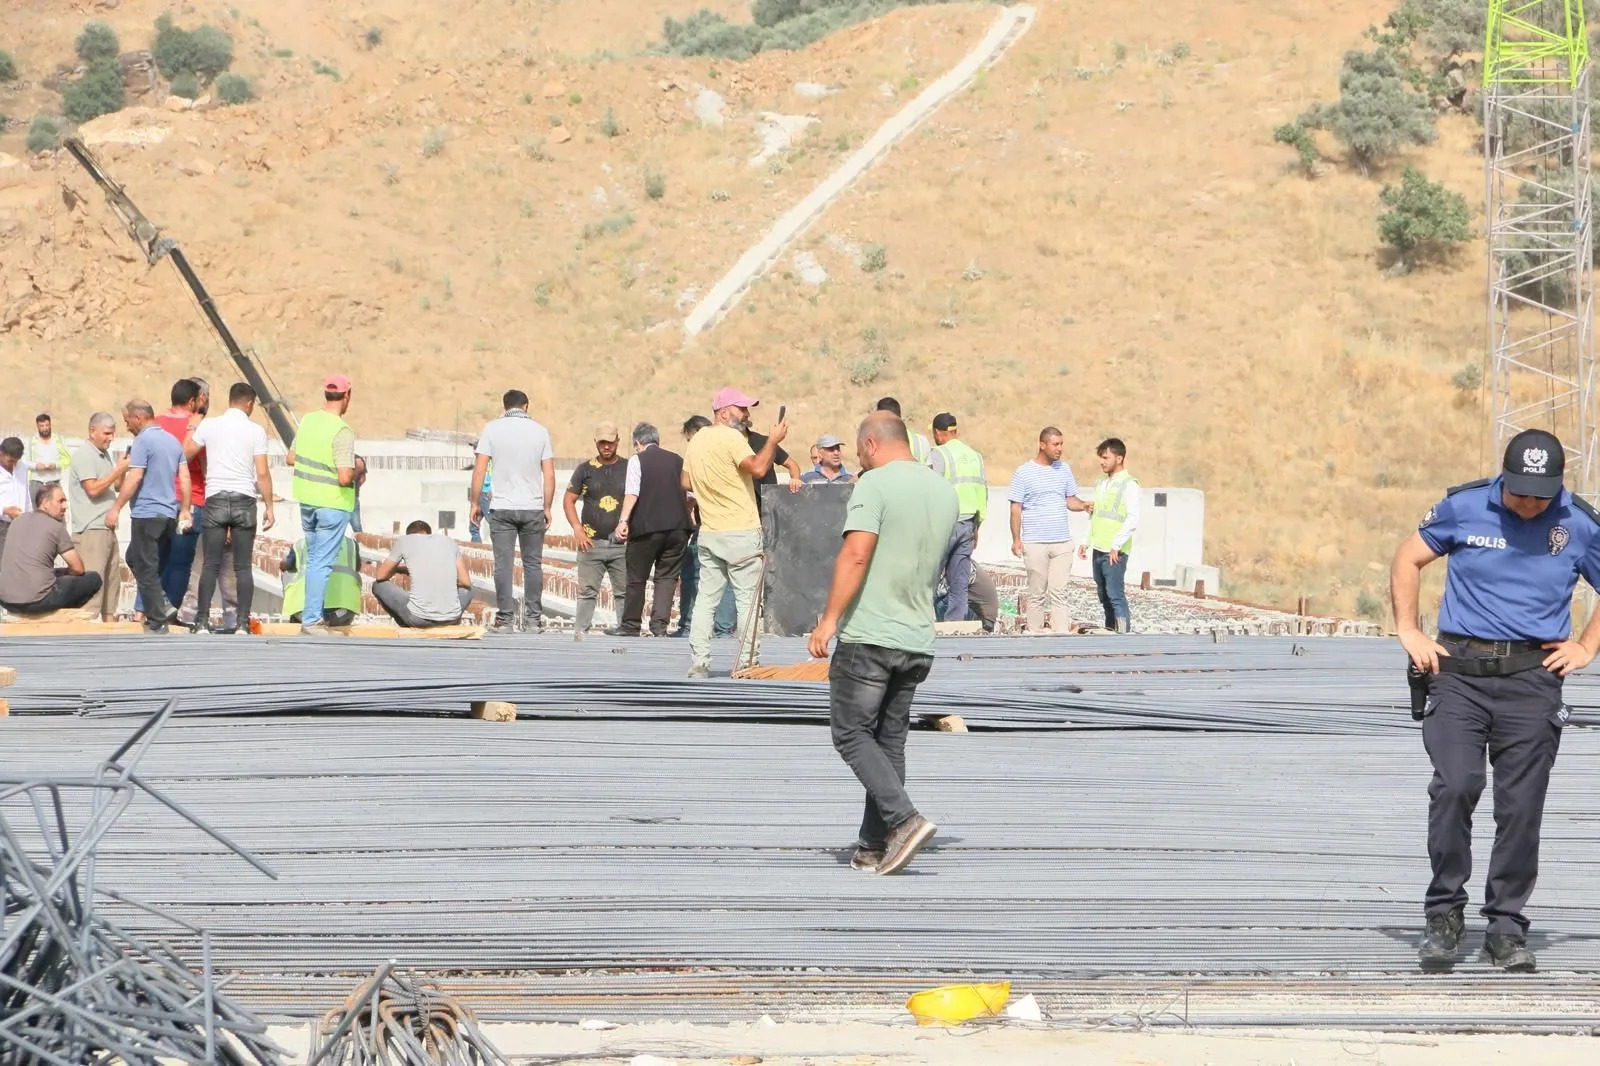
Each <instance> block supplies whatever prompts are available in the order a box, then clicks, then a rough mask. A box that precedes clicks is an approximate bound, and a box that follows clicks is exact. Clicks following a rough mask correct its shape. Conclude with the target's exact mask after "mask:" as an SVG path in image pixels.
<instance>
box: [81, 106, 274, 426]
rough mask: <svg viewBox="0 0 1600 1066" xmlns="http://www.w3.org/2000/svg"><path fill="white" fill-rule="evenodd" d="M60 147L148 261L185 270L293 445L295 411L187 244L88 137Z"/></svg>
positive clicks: (226, 342) (235, 359)
mask: <svg viewBox="0 0 1600 1066" xmlns="http://www.w3.org/2000/svg"><path fill="white" fill-rule="evenodd" d="M62 147H64V148H66V150H67V151H68V152H70V153H72V158H74V159H76V160H77V161H78V162H79V164H81V165H82V167H83V169H84V170H87V171H88V172H89V176H90V177H91V178H93V179H94V183H95V184H96V185H98V186H100V189H101V191H102V192H104V193H105V194H106V202H107V203H109V204H110V205H111V211H112V213H113V214H115V215H116V216H117V218H118V219H120V220H121V221H122V225H123V227H124V228H125V229H127V231H128V236H130V237H132V238H133V242H134V243H135V244H137V245H138V246H139V250H140V251H141V252H143V253H144V257H145V259H146V261H148V262H149V264H150V265H151V266H155V265H156V264H157V263H159V262H160V261H161V260H162V259H170V260H171V261H172V265H173V266H175V267H177V268H178V273H179V274H180V275H182V276H183V281H184V284H186V285H188V286H189V290H190V291H191V292H193V293H194V298H195V300H196V301H197V302H198V303H199V304H200V310H201V311H202V312H204V314H205V316H206V321H207V322H210V323H211V328H212V329H214V330H216V332H217V336H218V337H220V338H221V339H222V346H223V347H224V348H226V349H227V350H228V356H229V358H231V359H232V360H233V363H234V365H235V366H237V367H238V368H239V373H240V374H241V375H243V377H244V379H245V381H247V382H249V383H250V387H251V388H253V389H255V390H256V398H257V400H258V401H259V403H260V404H261V406H262V407H263V408H265V410H266V412H267V418H268V419H269V420H270V421H271V422H272V428H273V429H275V430H276V431H277V433H278V437H279V439H280V440H282V441H283V446H284V447H285V448H292V447H293V446H294V435H295V426H296V419H295V417H294V411H293V410H291V409H290V407H289V405H288V403H287V402H285V401H284V398H283V395H282V394H281V393H280V392H279V391H278V387H277V386H276V385H274V384H273V383H272V379H271V378H270V377H269V376H268V375H267V371H266V369H265V368H264V367H263V366H262V365H261V363H260V361H259V360H258V359H257V358H256V357H255V355H254V354H253V353H249V352H246V351H244V350H243V349H242V348H240V347H239V342H238V341H236V340H234V339H233V334H232V333H231V332H229V330H228V324H227V323H226V322H224V321H222V315H221V314H219V313H218V311H217V305H216V302H215V301H214V300H212V299H211V294H210V293H208V292H207V291H206V287H205V286H204V285H202V284H200V279H199V278H198V277H196V276H195V273H194V268H193V267H191V266H190V265H189V260H188V257H186V256H185V255H184V254H183V249H182V248H179V247H178V242H177V241H174V240H173V239H172V238H171V237H164V236H162V235H161V230H160V229H159V228H157V227H156V225H155V224H154V223H152V222H151V221H150V220H149V219H147V218H145V217H144V212H142V211H140V210H139V209H138V208H137V207H135V206H134V205H133V201H132V200H130V199H128V194H127V192H125V191H124V190H123V188H122V186H121V185H118V184H117V183H116V182H115V181H112V180H111V178H110V177H109V176H107V174H106V172H105V171H104V170H102V169H101V167H100V161H99V160H98V159H96V158H95V157H94V153H92V152H90V151H89V149H88V148H87V147H86V146H85V145H84V143H83V142H82V141H81V140H79V139H78V138H76V137H68V138H67V139H66V140H65V141H64V142H62Z"/></svg>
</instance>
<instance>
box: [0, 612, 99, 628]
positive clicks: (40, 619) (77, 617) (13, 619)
mask: <svg viewBox="0 0 1600 1066" xmlns="http://www.w3.org/2000/svg"><path fill="white" fill-rule="evenodd" d="M81 621H83V608H82V607H79V608H77V609H75V610H74V609H71V608H63V609H62V610H59V611H46V612H45V613H44V614H18V613H17V612H16V611H7V612H6V624H7V625H13V626H48V625H54V624H56V623H58V622H81Z"/></svg>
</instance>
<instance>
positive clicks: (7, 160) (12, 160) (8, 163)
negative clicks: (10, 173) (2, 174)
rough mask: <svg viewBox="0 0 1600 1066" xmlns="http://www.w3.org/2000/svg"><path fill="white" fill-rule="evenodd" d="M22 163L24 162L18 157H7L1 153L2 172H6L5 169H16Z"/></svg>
mask: <svg viewBox="0 0 1600 1066" xmlns="http://www.w3.org/2000/svg"><path fill="white" fill-rule="evenodd" d="M20 162H22V160H20V159H18V158H17V157H16V156H14V155H7V154H6V153H4V152H0V170H5V169H7V168H9V167H14V166H16V165H17V164H18V163H20Z"/></svg>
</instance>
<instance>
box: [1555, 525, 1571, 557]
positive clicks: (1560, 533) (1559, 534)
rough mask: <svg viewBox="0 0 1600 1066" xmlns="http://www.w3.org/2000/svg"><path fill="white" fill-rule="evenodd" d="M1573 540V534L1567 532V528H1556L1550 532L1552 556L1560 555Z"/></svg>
mask: <svg viewBox="0 0 1600 1066" xmlns="http://www.w3.org/2000/svg"><path fill="white" fill-rule="evenodd" d="M1571 539H1572V534H1571V533H1568V532H1567V527H1566V526H1555V527H1553V528H1552V529H1551V530H1550V554H1551V555H1560V554H1561V552H1562V550H1563V549H1565V548H1566V546H1567V542H1568V541H1570V540H1571Z"/></svg>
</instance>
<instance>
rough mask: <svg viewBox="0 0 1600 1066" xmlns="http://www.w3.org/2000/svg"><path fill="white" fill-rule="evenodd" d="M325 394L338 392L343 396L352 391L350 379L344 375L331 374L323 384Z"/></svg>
mask: <svg viewBox="0 0 1600 1066" xmlns="http://www.w3.org/2000/svg"><path fill="white" fill-rule="evenodd" d="M322 391H323V392H337V393H339V394H340V395H341V396H342V395H343V394H345V393H347V392H349V391H350V379H349V378H347V377H345V376H344V375H343V374H329V375H328V378H327V380H326V381H324V382H323V383H322Z"/></svg>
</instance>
